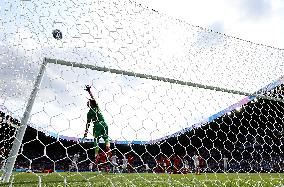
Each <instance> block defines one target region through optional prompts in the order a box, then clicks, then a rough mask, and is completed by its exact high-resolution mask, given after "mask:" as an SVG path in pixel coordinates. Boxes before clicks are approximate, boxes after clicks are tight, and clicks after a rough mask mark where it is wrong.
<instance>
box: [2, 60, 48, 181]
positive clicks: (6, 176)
mask: <svg viewBox="0 0 284 187" xmlns="http://www.w3.org/2000/svg"><path fill="white" fill-rule="evenodd" d="M46 65H47V60H46V58H44V60H43V63H42V64H41V66H40V70H39V73H38V75H37V77H36V81H35V83H34V87H33V90H32V92H31V95H30V97H29V100H28V103H27V106H26V109H25V112H24V115H23V117H22V119H21V124H20V127H19V128H18V129H17V132H16V136H15V139H14V142H13V146H12V149H11V150H10V153H9V156H8V158H7V160H6V163H5V167H4V173H3V175H2V182H9V180H10V177H11V175H12V171H13V168H14V165H15V162H16V159H17V156H18V153H19V150H20V147H21V144H22V140H23V138H24V135H25V131H26V128H27V123H28V120H29V117H30V113H31V110H32V107H33V104H34V101H35V98H36V95H37V93H38V90H39V87H40V83H41V81H42V78H43V74H44V72H45V69H46Z"/></svg>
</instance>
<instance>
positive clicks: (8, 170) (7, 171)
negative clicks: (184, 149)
mask: <svg viewBox="0 0 284 187" xmlns="http://www.w3.org/2000/svg"><path fill="white" fill-rule="evenodd" d="M48 64H58V65H64V66H70V67H75V68H83V69H90V70H96V71H102V72H108V73H112V74H120V75H126V76H132V77H137V78H142V79H151V80H154V81H163V82H166V83H172V84H179V85H185V86H190V87H195V88H200V89H207V90H212V91H218V92H226V93H230V94H237V95H243V96H250V97H252V98H261V99H266V100H272V101H277V102H284V100H283V99H281V98H275V97H269V96H266V95H263V94H264V93H265V92H264V91H265V90H267V89H265V88H264V89H261V91H258V92H255V93H247V92H242V91H237V90H231V89H225V88H220V87H215V86H209V85H203V84H198V83H193V82H187V81H183V80H177V79H172V78H166V77H161V76H155V75H147V74H142V73H137V72H131V71H124V70H119V69H111V68H106V67H99V66H95V65H91V64H82V63H76V62H69V61H64V60H59V59H50V58H44V60H43V63H42V64H41V66H40V70H39V73H38V75H37V77H36V80H35V83H34V86H33V89H32V92H31V94H30V97H29V100H28V102H27V105H26V108H25V112H24V114H23V117H22V119H21V125H20V128H19V129H18V130H17V133H16V136H15V139H14V142H13V145H12V149H11V150H10V153H9V156H8V158H7V160H6V163H5V167H4V174H3V175H2V181H3V182H9V180H10V177H11V174H12V171H13V168H14V164H15V161H16V159H17V155H18V153H19V150H20V147H21V144H22V140H23V137H24V134H25V131H26V128H27V122H28V120H29V117H30V113H31V111H32V107H33V104H34V102H35V99H36V96H37V93H38V91H39V89H40V85H41V81H42V79H43V75H44V73H45V70H46V67H47V66H48ZM279 80H280V82H281V81H282V79H279ZM271 85H273V84H271ZM271 85H268V86H267V88H269V89H272V88H273V86H271Z"/></svg>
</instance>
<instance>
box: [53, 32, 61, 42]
mask: <svg viewBox="0 0 284 187" xmlns="http://www.w3.org/2000/svg"><path fill="white" fill-rule="evenodd" d="M52 35H53V38H55V39H56V40H61V39H62V32H61V31H60V30H59V29H55V30H53V31H52Z"/></svg>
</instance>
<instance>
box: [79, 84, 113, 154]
mask: <svg viewBox="0 0 284 187" xmlns="http://www.w3.org/2000/svg"><path fill="white" fill-rule="evenodd" d="M85 90H86V91H87V92H88V93H89V94H90V96H91V99H89V101H88V103H87V105H88V107H89V108H90V110H89V112H88V114H87V124H86V130H85V134H84V138H86V137H87V134H88V129H89V127H90V125H91V123H92V124H93V125H94V126H93V136H94V147H95V157H97V155H98V153H99V149H100V148H99V140H100V138H103V139H104V141H105V146H106V152H108V151H109V147H110V143H109V138H108V126H107V124H106V122H105V120H104V117H103V115H102V113H101V110H100V109H99V106H98V103H97V102H96V100H95V99H94V97H93V94H92V92H91V86H88V85H87V86H86V89H85Z"/></svg>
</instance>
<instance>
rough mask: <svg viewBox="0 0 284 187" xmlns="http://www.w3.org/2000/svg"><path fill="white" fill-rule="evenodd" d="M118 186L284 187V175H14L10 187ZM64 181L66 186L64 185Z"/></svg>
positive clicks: (84, 173)
mask: <svg viewBox="0 0 284 187" xmlns="http://www.w3.org/2000/svg"><path fill="white" fill-rule="evenodd" d="M39 176H40V177H41V181H42V183H41V186H42V187H44V186H47V187H51V186H56V187H60V186H62V187H63V186H100V187H109V186H114V187H117V186H121V187H128V186H129V187H130V186H131V187H132V186H139V187H144V186H145V187H146V186H153V187H160V186H161V187H169V186H184V187H186V186H196V187H197V186H198V187H201V186H204V187H205V186H210V187H211V186H216V187H217V186H259V187H266V186H267V187H271V186H272V187H273V186H275V187H284V174H283V173H203V174H201V175H195V174H191V173H190V174H154V173H136V174H128V173H119V174H106V173H104V174H99V173H94V172H80V173H77V172H71V173H69V172H60V173H51V174H43V173H37V174H34V173H13V176H12V179H13V182H12V186H15V187H18V186H19V187H22V186H23V187H25V186H27V187H33V186H39V182H38V181H39ZM64 180H65V181H66V182H64ZM10 185H11V183H9V184H4V183H0V186H10Z"/></svg>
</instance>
